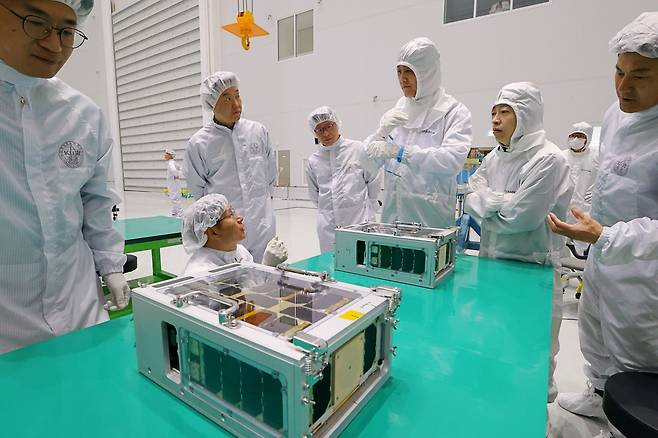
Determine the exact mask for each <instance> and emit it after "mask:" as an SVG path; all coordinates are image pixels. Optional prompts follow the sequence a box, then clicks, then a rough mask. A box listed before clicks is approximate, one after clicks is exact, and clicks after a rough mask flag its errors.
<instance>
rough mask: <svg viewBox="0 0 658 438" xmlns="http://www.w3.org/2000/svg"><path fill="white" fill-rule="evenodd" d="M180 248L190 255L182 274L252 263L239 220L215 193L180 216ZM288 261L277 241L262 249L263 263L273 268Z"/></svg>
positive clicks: (282, 247) (223, 199) (286, 251)
mask: <svg viewBox="0 0 658 438" xmlns="http://www.w3.org/2000/svg"><path fill="white" fill-rule="evenodd" d="M182 235H183V248H185V251H186V252H187V253H188V254H190V259H189V260H188V262H187V265H185V270H184V271H183V275H190V274H194V273H196V272H202V271H209V270H211V269H215V268H217V267H218V266H224V265H228V264H229V263H241V262H253V261H254V258H253V257H252V256H251V254H250V253H249V251H248V250H247V248H245V247H244V246H242V245H240V242H242V241H243V240H244V238H245V235H246V233H245V226H244V224H243V219H242V217H240V216H238V215H237V214H236V213H235V210H234V209H233V207H231V205H230V204H229V202H228V199H226V196H224V195H220V194H219V193H211V194H210V195H206V196H204V197H202V198H201V199H199V200H197V201H196V202H195V203H194V204H192V205H191V206H190V207H189V208H188V209H187V210H185V213H184V215H183V233H182ZM287 259H288V250H286V247H285V245H284V244H283V242H281V241H280V240H279V239H278V238H276V237H275V238H274V239H272V240H271V241H270V242H269V243H268V244H267V248H266V249H265V256H264V257H263V264H264V265H268V266H277V265H278V264H280V263H283V262H285V261H286V260H287Z"/></svg>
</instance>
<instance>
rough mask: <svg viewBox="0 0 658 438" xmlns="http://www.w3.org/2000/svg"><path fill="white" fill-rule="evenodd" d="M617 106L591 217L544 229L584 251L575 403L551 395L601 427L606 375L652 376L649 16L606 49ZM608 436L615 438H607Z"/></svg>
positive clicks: (654, 22) (654, 152)
mask: <svg viewBox="0 0 658 438" xmlns="http://www.w3.org/2000/svg"><path fill="white" fill-rule="evenodd" d="M610 49H611V50H612V51H613V52H615V53H617V55H618V56H617V64H616V74H615V89H616V92H617V97H618V100H617V101H616V102H615V103H614V104H613V105H612V106H611V107H610V108H609V109H608V111H607V112H606V114H605V116H604V118H603V123H602V131H601V146H600V157H599V160H600V168H599V173H598V176H597V178H596V182H595V183H594V190H593V193H592V210H591V216H590V215H588V214H586V213H584V212H582V211H580V210H578V209H573V211H572V213H573V215H574V216H575V217H576V219H577V220H578V222H577V223H575V224H568V223H566V222H563V221H562V220H561V219H560V218H564V216H560V215H553V214H551V215H550V216H549V218H548V220H549V223H550V225H551V228H552V229H553V231H555V232H556V233H560V234H563V235H565V236H567V237H570V238H572V239H575V240H581V241H584V242H588V243H591V244H592V246H591V247H590V251H589V257H588V259H587V263H586V265H585V273H584V277H583V296H582V298H581V299H580V303H579V306H578V326H579V330H580V333H579V337H580V348H581V351H582V353H583V356H584V357H585V361H586V366H585V374H586V376H587V377H588V379H589V380H590V384H589V385H588V389H587V391H586V392H585V393H584V394H560V396H559V397H558V403H559V404H560V406H562V407H563V408H564V409H567V410H568V411H571V412H573V413H576V414H580V415H585V416H590V417H601V418H603V417H604V413H603V409H602V400H603V399H602V394H603V390H604V387H605V382H606V380H607V379H608V377H610V376H611V375H613V374H615V373H619V372H624V371H644V372H650V373H658V172H657V171H656V169H658V12H649V13H644V14H642V15H640V16H639V17H638V18H636V19H635V20H634V21H633V22H631V23H630V24H628V25H627V26H626V27H624V28H623V29H622V30H621V31H620V32H619V33H618V34H617V35H616V36H615V37H614V38H613V39H612V40H611V41H610ZM615 436H617V435H615Z"/></svg>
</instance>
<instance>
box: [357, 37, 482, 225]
mask: <svg viewBox="0 0 658 438" xmlns="http://www.w3.org/2000/svg"><path fill="white" fill-rule="evenodd" d="M397 74H398V81H399V83H400V88H401V89H402V93H403V94H404V96H403V97H401V98H400V99H399V100H398V102H397V104H396V105H395V107H394V108H393V109H391V110H389V111H388V112H386V113H385V114H384V115H383V116H382V118H381V120H380V122H379V129H378V130H377V132H375V134H373V135H371V136H370V137H368V139H367V140H366V145H367V151H368V156H369V157H370V158H371V159H372V160H374V161H375V162H376V163H377V164H378V165H380V166H383V168H384V171H385V173H384V205H383V211H382V221H383V222H393V221H396V220H398V221H403V222H420V223H421V224H423V225H426V226H430V227H443V228H444V227H449V226H454V225H455V208H456V201H457V179H456V177H457V174H459V173H460V172H461V171H462V169H463V167H464V162H465V161H466V157H467V155H468V152H469V150H470V148H471V140H472V137H471V113H470V111H469V110H468V108H466V107H465V106H464V105H463V104H462V103H460V102H458V101H457V100H455V98H453V97H452V96H450V95H449V94H446V92H445V90H444V89H443V87H442V86H441V66H440V56H439V51H438V49H437V48H436V45H434V43H433V42H432V41H430V40H429V39H427V38H416V39H414V40H411V41H409V42H408V43H407V44H405V45H404V47H402V49H401V50H400V54H399V56H398V61H397Z"/></svg>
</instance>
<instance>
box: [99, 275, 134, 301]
mask: <svg viewBox="0 0 658 438" xmlns="http://www.w3.org/2000/svg"><path fill="white" fill-rule="evenodd" d="M103 282H105V285H106V286H107V288H108V289H109V290H110V296H111V297H112V299H111V300H108V301H107V302H106V303H105V305H104V306H103V308H104V309H105V310H119V309H123V308H124V307H126V306H127V305H128V301H130V287H129V286H128V283H127V282H126V277H124V276H123V273H121V272H113V273H111V274H105V275H103Z"/></svg>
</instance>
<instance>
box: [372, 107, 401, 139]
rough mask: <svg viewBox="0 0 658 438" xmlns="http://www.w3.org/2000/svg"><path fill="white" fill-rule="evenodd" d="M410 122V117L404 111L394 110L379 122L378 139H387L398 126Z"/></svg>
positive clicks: (387, 112)
mask: <svg viewBox="0 0 658 438" xmlns="http://www.w3.org/2000/svg"><path fill="white" fill-rule="evenodd" d="M408 120H409V117H408V116H407V114H406V113H404V112H403V111H401V110H399V109H397V108H393V109H390V110H388V111H386V112H385V113H384V115H383V116H382V118H381V119H380V120H379V129H378V130H377V132H376V133H375V136H376V137H378V138H386V137H388V134H390V133H391V131H393V130H394V129H395V128H397V127H398V126H402V125H404V124H405V123H407V121H408Z"/></svg>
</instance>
